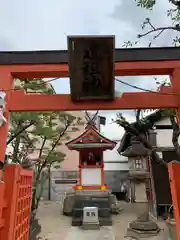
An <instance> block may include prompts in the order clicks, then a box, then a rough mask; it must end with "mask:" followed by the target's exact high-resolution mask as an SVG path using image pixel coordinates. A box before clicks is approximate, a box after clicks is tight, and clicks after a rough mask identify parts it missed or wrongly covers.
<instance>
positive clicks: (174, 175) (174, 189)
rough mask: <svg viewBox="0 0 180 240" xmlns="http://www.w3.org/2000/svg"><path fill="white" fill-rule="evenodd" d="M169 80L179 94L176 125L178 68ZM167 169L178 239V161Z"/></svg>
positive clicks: (179, 87) (179, 88) (179, 118)
mask: <svg viewBox="0 0 180 240" xmlns="http://www.w3.org/2000/svg"><path fill="white" fill-rule="evenodd" d="M170 80H171V86H172V91H173V92H174V93H177V94H179V96H177V100H176V101H178V104H179V108H178V109H177V110H176V111H177V113H176V117H177V121H178V125H179V126H180V68H175V69H173V72H172V74H171V76H170ZM174 160H177V159H174ZM168 171H169V179H170V186H171V194H172V201H173V209H174V217H175V220H176V231H177V240H180V178H179V175H180V163H170V164H168Z"/></svg>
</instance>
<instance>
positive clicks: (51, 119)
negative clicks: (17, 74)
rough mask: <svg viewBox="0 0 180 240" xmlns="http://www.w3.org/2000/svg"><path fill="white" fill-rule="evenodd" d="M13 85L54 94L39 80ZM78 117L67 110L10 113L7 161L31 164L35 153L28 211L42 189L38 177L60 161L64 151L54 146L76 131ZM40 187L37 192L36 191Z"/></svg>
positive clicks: (37, 200)
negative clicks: (31, 195)
mask: <svg viewBox="0 0 180 240" xmlns="http://www.w3.org/2000/svg"><path fill="white" fill-rule="evenodd" d="M16 88H24V89H25V91H26V92H30V93H32V92H36V93H40V94H54V93H55V92H54V90H53V89H52V88H47V83H45V82H44V81H42V79H23V80H21V82H20V81H19V80H18V82H16ZM79 124H81V120H80V119H79V118H78V119H76V118H75V117H74V116H73V115H71V114H69V113H67V112H13V113H12V114H11V122H10V128H9V137H8V141H7V144H8V145H11V146H12V148H13V151H12V153H11V160H12V162H14V163H19V164H21V165H22V166H23V167H24V168H29V167H31V166H32V163H31V160H30V154H35V155H36V156H37V158H36V160H35V168H34V169H35V171H34V184H33V199H32V210H34V209H37V207H38V204H39V200H40V197H41V194H42V191H43V186H41V187H40V184H42V181H41V177H42V175H43V174H44V172H45V171H46V170H47V169H48V168H51V166H52V165H53V164H55V163H60V162H62V161H63V160H64V157H65V154H64V153H62V152H60V151H59V149H58V147H59V146H60V145H61V144H62V143H63V142H64V141H66V140H68V139H69V136H68V133H69V132H70V131H71V132H72V131H73V132H74V131H77V130H78V128H77V127H76V126H78V125H79ZM39 188H41V191H40V193H39V192H38V191H37V190H38V189H39Z"/></svg>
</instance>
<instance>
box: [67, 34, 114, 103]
mask: <svg viewBox="0 0 180 240" xmlns="http://www.w3.org/2000/svg"><path fill="white" fill-rule="evenodd" d="M114 52H115V38H114V36H72V37H71V36H69V37H68V55H69V76H70V87H71V98H72V100H73V101H81V100H112V99H114V93H115V90H114Z"/></svg>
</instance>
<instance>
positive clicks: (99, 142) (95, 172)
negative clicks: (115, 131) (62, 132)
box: [66, 125, 116, 191]
mask: <svg viewBox="0 0 180 240" xmlns="http://www.w3.org/2000/svg"><path fill="white" fill-rule="evenodd" d="M66 145H67V147H68V148H69V149H70V150H76V151H78V152H79V177H78V184H77V185H76V186H75V187H74V188H75V190H102V191H106V190H107V189H108V186H106V185H105V182H104V163H103V152H104V151H105V150H112V149H113V148H114V147H115V146H116V142H114V141H111V140H109V139H107V138H106V137H104V136H102V135H101V134H100V133H99V132H98V130H97V128H96V127H95V126H94V125H90V126H87V127H86V129H85V131H84V132H83V133H82V134H81V135H80V136H79V137H77V138H75V139H73V140H71V141H70V142H68V143H66ZM72 161H73V159H72Z"/></svg>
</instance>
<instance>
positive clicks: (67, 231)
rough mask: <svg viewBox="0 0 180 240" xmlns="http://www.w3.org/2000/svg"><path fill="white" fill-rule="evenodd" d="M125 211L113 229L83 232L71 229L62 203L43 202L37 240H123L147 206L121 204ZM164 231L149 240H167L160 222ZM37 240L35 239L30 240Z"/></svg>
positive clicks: (39, 215)
mask: <svg viewBox="0 0 180 240" xmlns="http://www.w3.org/2000/svg"><path fill="white" fill-rule="evenodd" d="M120 205H121V206H122V208H123V209H124V210H123V212H122V213H121V214H119V215H114V216H113V226H112V227H102V228H101V229H100V230H89V231H87V230H82V229H79V228H76V227H71V218H70V217H66V216H63V215H62V212H61V203H60V202H41V204H40V208H39V210H38V214H37V218H38V222H39V224H40V225H41V233H40V234H38V236H37V238H36V239H37V240H38V239H39V240H40V239H42V240H43V239H44V240H59V239H60V240H84V239H86V240H91V239H93V240H103V239H104V240H123V239H127V240H128V239H129V240H130V238H125V235H126V230H127V228H128V225H129V223H130V222H131V221H132V220H135V219H136V217H137V215H138V214H139V213H142V212H143V209H146V205H145V204H140V203H138V204H130V203H125V202H121V203H120ZM158 224H159V227H160V228H161V229H162V230H161V232H160V234H159V235H158V236H156V237H153V238H152V237H151V238H148V239H149V240H167V239H168V238H167V235H168V234H167V229H166V225H165V223H164V222H163V221H158ZM141 239H142V238H141ZM30 240H35V239H30ZM142 240H143V239H142Z"/></svg>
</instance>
